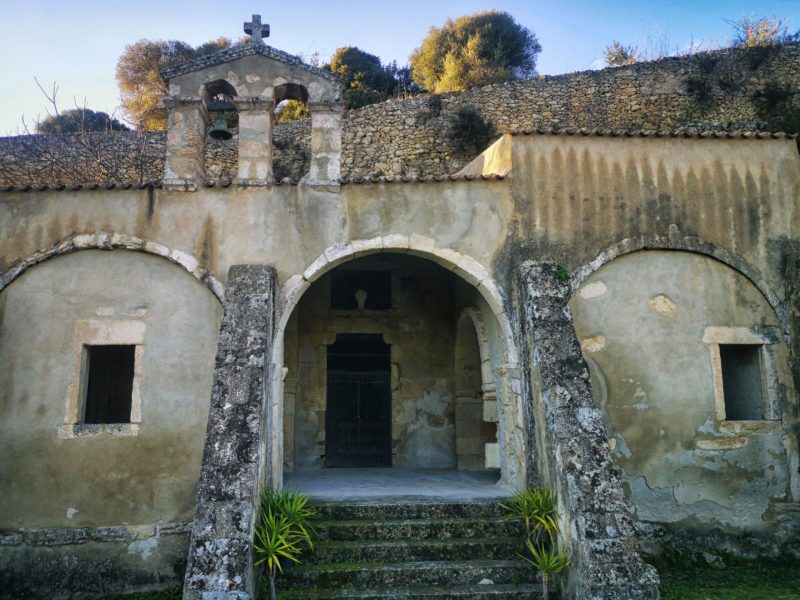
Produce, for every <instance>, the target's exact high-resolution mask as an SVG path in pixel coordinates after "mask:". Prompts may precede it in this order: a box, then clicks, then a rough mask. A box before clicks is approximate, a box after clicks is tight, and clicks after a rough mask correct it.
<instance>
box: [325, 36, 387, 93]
mask: <svg viewBox="0 0 800 600" xmlns="http://www.w3.org/2000/svg"><path fill="white" fill-rule="evenodd" d="M323 68H327V69H328V70H329V71H330V72H331V73H333V74H334V75H336V76H337V77H338V78H339V79H341V80H342V83H343V84H344V89H345V93H344V95H345V100H346V101H347V105H348V106H349V107H350V108H361V107H362V106H366V105H367V104H375V103H376V102H383V101H384V100H387V99H389V98H391V97H392V95H393V94H394V91H395V89H396V88H397V80H396V79H395V77H394V74H395V72H396V70H397V65H396V64H394V65H386V66H384V65H383V64H382V63H381V59H380V58H378V57H377V56H375V55H374V54H370V53H369V52H364V51H363V50H361V49H360V48H356V47H355V46H344V47H343V48H339V49H337V50H336V52H334V53H333V57H332V58H331V62H330V64H328V65H324V67H323Z"/></svg>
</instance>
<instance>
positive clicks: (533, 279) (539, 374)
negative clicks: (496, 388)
mask: <svg viewBox="0 0 800 600" xmlns="http://www.w3.org/2000/svg"><path fill="white" fill-rule="evenodd" d="M557 272H558V266H557V265H555V264H553V263H532V262H529V263H525V264H523V265H522V266H521V267H520V269H519V271H518V273H517V282H516V283H517V286H516V292H517V298H516V304H517V308H518V310H519V311H520V314H519V323H520V325H521V328H522V332H521V336H522V347H523V361H524V362H523V365H524V368H525V373H526V377H527V378H528V381H529V384H530V385H529V386H528V392H529V393H530V396H531V397H529V398H527V401H528V402H530V403H531V406H530V409H531V410H530V415H531V418H532V421H533V423H530V424H529V427H530V428H531V429H533V428H534V427H533V426H534V424H537V425H538V427H536V428H537V429H538V431H539V432H540V435H539V436H535V435H534V432H533V431H529V438H530V439H534V437H535V438H536V442H537V444H538V446H539V447H538V448H537V449H536V454H537V456H538V457H539V471H538V472H539V474H540V478H541V480H542V481H541V482H537V483H542V484H546V485H548V486H550V487H551V488H553V489H555V490H556V491H557V492H558V498H559V511H560V514H561V519H560V522H559V523H560V525H561V530H562V535H561V538H562V539H561V544H562V546H564V547H566V549H567V550H568V552H569V554H570V558H571V561H572V562H571V564H570V567H569V572H568V573H567V577H566V578H565V582H564V589H563V591H562V592H563V593H562V595H563V596H564V597H565V598H576V599H578V600H588V599H590V598H591V599H595V598H642V599H645V598H647V599H657V598H658V597H659V595H658V574H657V573H656V571H655V569H654V568H653V567H651V566H649V565H647V564H645V563H644V562H643V561H642V558H641V555H640V553H639V546H638V542H637V541H636V537H635V535H634V530H633V523H632V521H631V517H630V506H629V505H628V502H627V500H626V499H625V496H624V494H623V491H622V482H621V481H620V478H619V476H618V475H616V474H615V472H614V469H613V468H612V463H611V456H610V451H609V447H608V439H607V437H606V433H605V428H604V427H603V418H602V415H601V414H600V410H599V409H598V408H597V405H596V403H595V400H594V396H593V394H592V388H591V385H590V383H589V369H588V367H587V365H586V361H584V359H583V355H582V354H581V348H580V344H579V343H578V339H577V336H576V335H575V328H574V326H573V323H572V314H571V313H570V311H569V307H568V306H567V301H568V300H569V298H570V295H571V293H572V288H571V286H570V283H569V281H564V280H562V279H561V278H559V277H558V276H557ZM542 432H543V435H542Z"/></svg>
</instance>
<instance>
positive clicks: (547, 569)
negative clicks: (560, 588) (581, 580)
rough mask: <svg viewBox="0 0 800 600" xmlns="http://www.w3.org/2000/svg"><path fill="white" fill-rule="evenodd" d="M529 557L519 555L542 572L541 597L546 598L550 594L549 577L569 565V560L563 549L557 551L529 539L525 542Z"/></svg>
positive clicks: (545, 599)
mask: <svg viewBox="0 0 800 600" xmlns="http://www.w3.org/2000/svg"><path fill="white" fill-rule="evenodd" d="M526 545H527V547H528V551H529V552H530V553H531V558H528V557H527V556H522V555H521V554H520V555H519V557H520V558H522V559H524V560H526V561H528V562H529V563H530V564H532V565H533V567H534V568H535V569H537V570H538V571H539V572H540V573H541V574H542V598H543V599H544V600H547V598H548V597H549V595H550V589H549V585H550V578H551V577H552V576H553V575H555V574H557V573H560V572H561V571H563V570H564V569H566V568H567V567H568V566H569V563H570V560H569V558H568V557H567V553H566V552H564V551H563V550H562V551H561V552H557V551H556V549H555V548H553V547H550V548H546V547H544V546H537V545H536V544H534V543H533V542H532V541H531V540H528V541H527V542H526Z"/></svg>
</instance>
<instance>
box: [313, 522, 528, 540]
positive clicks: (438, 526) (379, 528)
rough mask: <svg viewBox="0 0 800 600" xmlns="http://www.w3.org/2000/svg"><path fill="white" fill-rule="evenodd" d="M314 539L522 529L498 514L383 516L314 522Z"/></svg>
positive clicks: (482, 534) (520, 532) (480, 534)
mask: <svg viewBox="0 0 800 600" xmlns="http://www.w3.org/2000/svg"><path fill="white" fill-rule="evenodd" d="M314 528H315V529H316V531H317V535H316V539H318V540H327V541H347V540H352V541H355V540H407V539H417V540H421V539H440V540H446V539H453V538H494V537H517V538H519V539H522V537H523V536H524V529H523V525H522V523H520V522H518V521H508V520H505V519H503V518H499V517H491V518H486V519H387V520H376V521H362V520H350V521H317V522H316V523H315V524H314Z"/></svg>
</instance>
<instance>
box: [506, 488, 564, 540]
mask: <svg viewBox="0 0 800 600" xmlns="http://www.w3.org/2000/svg"><path fill="white" fill-rule="evenodd" d="M556 506H557V498H556V494H555V492H553V491H552V490H551V489H550V488H547V487H543V488H535V487H528V488H525V489H524V490H520V491H518V492H516V493H515V494H514V497H513V498H512V499H511V501H510V502H509V503H508V504H501V505H500V507H501V508H503V509H504V510H505V511H506V518H507V519H515V520H516V519H519V520H520V521H522V522H523V523H524V524H525V532H526V539H527V540H532V541H533V542H534V543H535V544H536V545H541V544H543V543H544V542H545V540H547V541H549V542H550V543H552V542H554V541H555V539H556V537H557V536H558V511H557V510H556Z"/></svg>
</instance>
